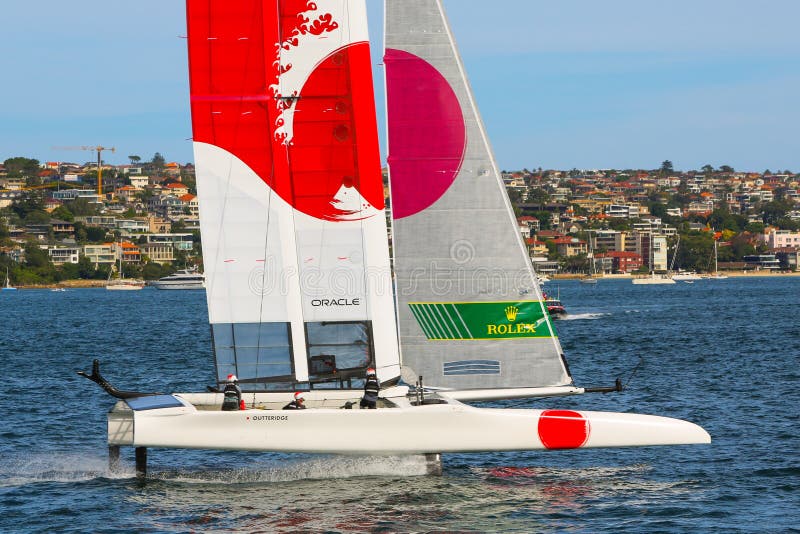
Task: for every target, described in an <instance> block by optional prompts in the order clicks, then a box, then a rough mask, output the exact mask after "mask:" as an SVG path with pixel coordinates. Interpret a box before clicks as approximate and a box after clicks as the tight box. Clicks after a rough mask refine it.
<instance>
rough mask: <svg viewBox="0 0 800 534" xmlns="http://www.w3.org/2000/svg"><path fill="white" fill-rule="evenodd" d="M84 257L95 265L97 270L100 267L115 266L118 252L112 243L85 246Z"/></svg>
mask: <svg viewBox="0 0 800 534" xmlns="http://www.w3.org/2000/svg"><path fill="white" fill-rule="evenodd" d="M83 255H84V256H86V258H87V259H88V260H89V261H90V262H92V264H94V268H95V269H97V268H98V267H99V266H100V265H113V264H114V263H115V262H116V252H115V249H114V247H113V246H112V245H111V244H110V243H104V244H102V245H84V246H83Z"/></svg>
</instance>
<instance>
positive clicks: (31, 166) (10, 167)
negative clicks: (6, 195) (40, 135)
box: [3, 157, 39, 178]
mask: <svg viewBox="0 0 800 534" xmlns="http://www.w3.org/2000/svg"><path fill="white" fill-rule="evenodd" d="M3 166H5V168H6V173H8V177H9V178H22V177H38V176H39V160H38V159H30V158H22V157H17V158H8V159H7V160H5V161H4V162H3Z"/></svg>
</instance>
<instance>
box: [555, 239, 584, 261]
mask: <svg viewBox="0 0 800 534" xmlns="http://www.w3.org/2000/svg"><path fill="white" fill-rule="evenodd" d="M553 243H555V244H556V249H557V250H558V253H559V254H561V255H562V256H566V257H570V256H577V255H578V254H587V253H588V252H589V248H588V247H587V246H586V241H581V240H580V239H578V238H577V237H569V236H564V237H558V238H556V239H553Z"/></svg>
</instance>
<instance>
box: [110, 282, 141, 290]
mask: <svg viewBox="0 0 800 534" xmlns="http://www.w3.org/2000/svg"><path fill="white" fill-rule="evenodd" d="M143 287H144V286H143V285H139V284H109V285H107V286H106V289H108V290H109V291H137V290H139V289H142V288H143Z"/></svg>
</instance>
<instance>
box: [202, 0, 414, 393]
mask: <svg viewBox="0 0 800 534" xmlns="http://www.w3.org/2000/svg"><path fill="white" fill-rule="evenodd" d="M187 22H188V47H189V71H190V86H191V103H192V126H193V135H194V150H195V161H196V164H197V188H198V196H199V201H200V224H201V232H202V244H203V261H204V266H205V274H206V286H207V290H206V292H207V301H208V312H209V320H210V323H211V326H212V333H213V340H214V350H215V358H216V364H217V373H218V380H220V381H223V380H224V379H225V377H226V376H227V375H228V374H229V373H234V374H236V375H238V377H239V379H240V381H241V382H242V384H243V386H244V388H245V389H251V390H269V389H297V388H306V387H308V388H313V387H341V386H346V385H348V384H349V380H350V379H351V378H352V377H361V376H363V374H364V373H363V371H364V369H365V368H366V367H367V366H370V365H375V366H377V370H378V375H379V377H380V379H381V380H383V381H387V380H392V379H395V378H396V377H398V376H399V373H400V369H399V355H398V350H397V334H396V325H395V319H394V313H393V306H394V302H393V295H392V286H391V276H390V267H389V252H388V244H387V238H386V236H387V230H386V220H385V216H384V209H383V208H384V193H383V184H382V179H381V172H380V161H379V152H378V141H377V126H376V120H375V103H374V94H373V88H372V74H371V67H370V58H369V39H368V35H367V16H366V6H365V4H364V0H315V1H313V2H312V1H306V0H302V1H301V0H238V1H237V2H230V1H228V0H188V2H187Z"/></svg>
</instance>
